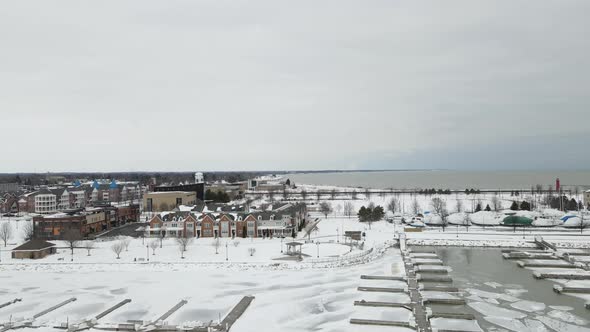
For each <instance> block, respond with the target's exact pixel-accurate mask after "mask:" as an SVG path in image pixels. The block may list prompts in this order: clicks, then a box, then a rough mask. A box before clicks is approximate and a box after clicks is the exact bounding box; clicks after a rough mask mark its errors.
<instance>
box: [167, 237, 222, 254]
mask: <svg viewBox="0 0 590 332" xmlns="http://www.w3.org/2000/svg"><path fill="white" fill-rule="evenodd" d="M215 241H219V238H216V239H215ZM192 242H193V238H192V237H177V238H176V244H177V245H178V250H179V251H180V258H182V259H184V252H185V251H186V250H187V248H188V246H189V244H191V243H192Z"/></svg>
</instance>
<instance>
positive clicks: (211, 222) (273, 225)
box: [145, 203, 307, 238]
mask: <svg viewBox="0 0 590 332" xmlns="http://www.w3.org/2000/svg"><path fill="white" fill-rule="evenodd" d="M240 210H243V208H242V207H241V206H239V207H236V206H225V207H218V208H215V209H211V206H204V207H200V206H197V207H194V208H193V209H191V210H189V211H182V209H176V210H175V211H173V212H169V213H160V214H157V215H155V216H154V217H153V218H152V219H151V220H150V222H149V226H148V227H146V230H145V232H146V236H151V237H196V238H201V237H209V238H211V237H213V238H217V237H223V238H228V237H231V238H235V237H241V238H246V237H273V236H274V237H280V236H285V237H287V236H295V235H296V233H297V232H298V231H299V230H301V228H302V227H303V225H304V224H305V222H306V218H307V207H306V205H305V204H291V203H287V204H280V205H278V206H276V205H275V206H273V207H271V208H269V209H267V210H265V211H253V212H244V211H240Z"/></svg>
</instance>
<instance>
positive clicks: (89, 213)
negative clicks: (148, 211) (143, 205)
mask: <svg viewBox="0 0 590 332" xmlns="http://www.w3.org/2000/svg"><path fill="white" fill-rule="evenodd" d="M139 214H140V213H139V206H138V205H130V206H123V207H113V206H102V207H88V208H85V209H75V210H69V211H66V212H60V213H54V214H50V215H43V216H36V217H33V225H34V232H35V238H37V239H46V240H57V239H63V237H64V234H66V233H68V232H69V231H72V232H74V233H75V234H77V235H79V236H80V237H83V238H86V237H92V236H93V235H96V234H98V233H101V232H103V231H106V230H109V229H111V228H113V227H118V226H121V225H124V224H126V223H128V222H137V221H138V220H139Z"/></svg>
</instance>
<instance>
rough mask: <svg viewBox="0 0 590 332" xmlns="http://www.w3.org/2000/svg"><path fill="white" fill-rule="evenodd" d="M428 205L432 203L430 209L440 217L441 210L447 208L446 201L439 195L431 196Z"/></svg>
mask: <svg viewBox="0 0 590 332" xmlns="http://www.w3.org/2000/svg"><path fill="white" fill-rule="evenodd" d="M430 205H432V210H433V211H434V212H435V213H436V214H438V215H439V216H441V217H442V213H443V211H444V210H446V208H447V202H445V201H444V200H443V199H442V198H440V197H434V198H432V200H431V201H430Z"/></svg>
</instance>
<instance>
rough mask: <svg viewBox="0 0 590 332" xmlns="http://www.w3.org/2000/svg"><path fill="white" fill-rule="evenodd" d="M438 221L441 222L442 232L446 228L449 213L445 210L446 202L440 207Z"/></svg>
mask: <svg viewBox="0 0 590 332" xmlns="http://www.w3.org/2000/svg"><path fill="white" fill-rule="evenodd" d="M443 202H444V201H443ZM440 219H441V221H442V229H443V232H444V231H445V227H447V225H448V223H449V211H448V210H447V206H446V202H445V205H444V206H443V207H442V210H441V211H440Z"/></svg>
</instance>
